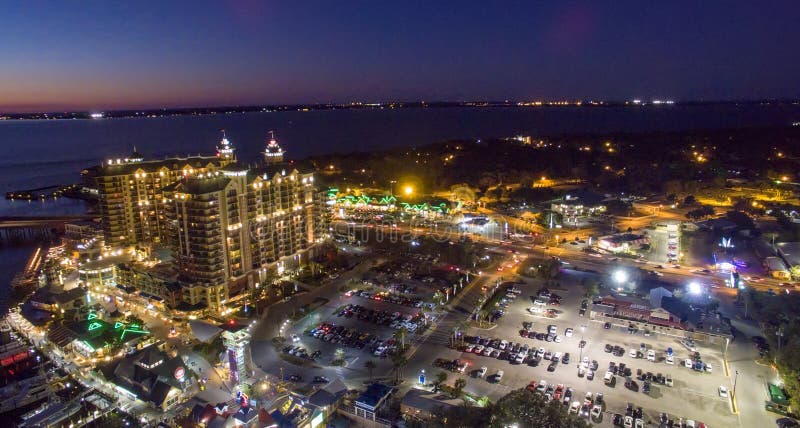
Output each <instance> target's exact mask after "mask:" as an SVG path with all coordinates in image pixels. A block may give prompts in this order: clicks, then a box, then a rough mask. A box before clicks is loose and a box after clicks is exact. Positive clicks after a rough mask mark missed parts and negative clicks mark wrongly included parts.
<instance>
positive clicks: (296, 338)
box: [292, 334, 300, 343]
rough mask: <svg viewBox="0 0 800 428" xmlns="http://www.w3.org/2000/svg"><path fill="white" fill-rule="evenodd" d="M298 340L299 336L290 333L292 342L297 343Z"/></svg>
mask: <svg viewBox="0 0 800 428" xmlns="http://www.w3.org/2000/svg"><path fill="white" fill-rule="evenodd" d="M299 341H300V336H298V335H296V334H293V335H292V342H294V343H297V342H299Z"/></svg>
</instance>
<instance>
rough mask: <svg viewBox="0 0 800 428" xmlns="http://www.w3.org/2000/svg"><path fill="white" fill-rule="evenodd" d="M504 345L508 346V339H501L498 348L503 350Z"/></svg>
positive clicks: (504, 348)
mask: <svg viewBox="0 0 800 428" xmlns="http://www.w3.org/2000/svg"><path fill="white" fill-rule="evenodd" d="M506 346H508V341H507V340H501V341H500V345H499V346H498V348H500V350H501V351H505V350H506Z"/></svg>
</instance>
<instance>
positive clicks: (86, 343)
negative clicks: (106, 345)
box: [83, 340, 94, 352]
mask: <svg viewBox="0 0 800 428" xmlns="http://www.w3.org/2000/svg"><path fill="white" fill-rule="evenodd" d="M83 344H84V345H86V346H88V347H89V349H91V350H92V352H94V346H92V345H90V344H89V342H87V341H85V340H84V341H83Z"/></svg>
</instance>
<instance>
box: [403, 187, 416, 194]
mask: <svg viewBox="0 0 800 428" xmlns="http://www.w3.org/2000/svg"><path fill="white" fill-rule="evenodd" d="M403 193H405V194H406V196H411V194H412V193H414V188H413V187H411V186H406V187H404V188H403Z"/></svg>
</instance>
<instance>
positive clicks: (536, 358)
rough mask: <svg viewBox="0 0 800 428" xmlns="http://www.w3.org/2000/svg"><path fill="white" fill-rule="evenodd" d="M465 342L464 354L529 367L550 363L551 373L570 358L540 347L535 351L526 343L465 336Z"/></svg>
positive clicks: (565, 354) (567, 354) (566, 354)
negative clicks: (543, 362)
mask: <svg viewBox="0 0 800 428" xmlns="http://www.w3.org/2000/svg"><path fill="white" fill-rule="evenodd" d="M465 340H466V341H467V343H468V345H467V346H466V347H465V348H464V352H467V353H473V354H477V355H483V356H485V357H492V358H497V359H498V360H505V361H509V362H511V363H516V364H528V365H529V366H531V367H536V366H538V365H539V364H540V363H541V362H542V361H543V360H544V361H547V362H550V364H549V366H548V367H547V370H548V371H551V372H553V371H555V369H556V368H557V367H558V364H559V362H560V363H562V364H568V363H569V358H570V355H569V352H567V353H564V354H562V353H561V352H555V353H554V352H551V351H547V350H545V349H544V348H541V347H540V348H539V349H538V350H537V349H536V348H533V347H530V346H529V345H528V344H526V343H514V342H510V341H507V340H504V339H496V338H488V337H483V338H482V337H480V336H467V337H465Z"/></svg>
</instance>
